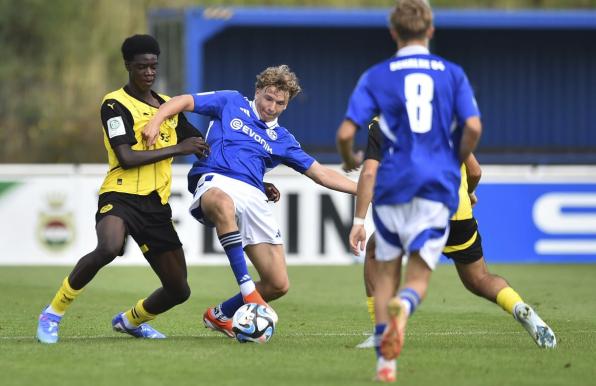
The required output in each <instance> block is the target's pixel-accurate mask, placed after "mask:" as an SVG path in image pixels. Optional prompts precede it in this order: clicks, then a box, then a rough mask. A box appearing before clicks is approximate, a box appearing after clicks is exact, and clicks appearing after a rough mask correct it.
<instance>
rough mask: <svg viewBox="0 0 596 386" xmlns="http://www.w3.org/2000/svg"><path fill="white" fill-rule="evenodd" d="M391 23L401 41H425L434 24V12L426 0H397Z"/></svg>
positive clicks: (390, 19) (390, 18)
mask: <svg viewBox="0 0 596 386" xmlns="http://www.w3.org/2000/svg"><path fill="white" fill-rule="evenodd" d="M389 21H390V23H391V28H393V29H394V30H395V32H397V35H398V37H399V38H400V39H401V40H403V41H405V42H407V41H410V40H418V39H424V38H425V37H426V32H427V31H428V29H429V28H431V27H432V24H433V11H432V9H431V8H430V5H429V4H428V2H427V1H426V0H397V1H396V3H395V8H393V11H392V12H391V15H390V17H389Z"/></svg>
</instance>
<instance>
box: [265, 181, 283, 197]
mask: <svg viewBox="0 0 596 386" xmlns="http://www.w3.org/2000/svg"><path fill="white" fill-rule="evenodd" d="M263 183H264V184H265V194H266V195H267V199H268V200H269V201H273V202H277V201H279V199H280V198H281V193H280V192H279V190H277V188H276V187H275V185H273V184H272V183H270V182H263Z"/></svg>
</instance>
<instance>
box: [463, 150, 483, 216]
mask: <svg viewBox="0 0 596 386" xmlns="http://www.w3.org/2000/svg"><path fill="white" fill-rule="evenodd" d="M464 166H465V167H466V175H467V182H468V195H469V196H470V203H471V204H472V206H474V205H476V203H477V202H478V197H476V192H475V190H476V187H477V186H478V183H479V182H480V178H481V177H482V169H481V168H480V164H479V163H478V160H476V157H475V156H474V154H473V153H472V154H470V156H469V157H468V158H466V161H465V162H464Z"/></svg>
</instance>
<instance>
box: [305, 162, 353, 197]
mask: <svg viewBox="0 0 596 386" xmlns="http://www.w3.org/2000/svg"><path fill="white" fill-rule="evenodd" d="M304 175H306V176H307V177H308V178H310V179H311V180H313V181H314V182H316V183H317V184H319V185H322V186H324V187H326V188H329V189H332V190H337V191H338V192H344V193H350V194H356V183H355V182H354V181H352V180H350V179H349V178H347V177H346V176H343V175H341V174H339V173H338V172H336V171H335V170H333V169H330V168H328V167H326V166H323V165H321V164H320V163H318V162H317V161H315V162H313V163H312V165H311V166H310V167H309V168H308V169H307V170H306V171H305V172H304Z"/></svg>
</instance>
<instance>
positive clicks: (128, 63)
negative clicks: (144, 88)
mask: <svg viewBox="0 0 596 386" xmlns="http://www.w3.org/2000/svg"><path fill="white" fill-rule="evenodd" d="M124 67H125V68H126V71H128V72H130V71H131V68H130V62H129V61H128V60H125V61H124Z"/></svg>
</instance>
